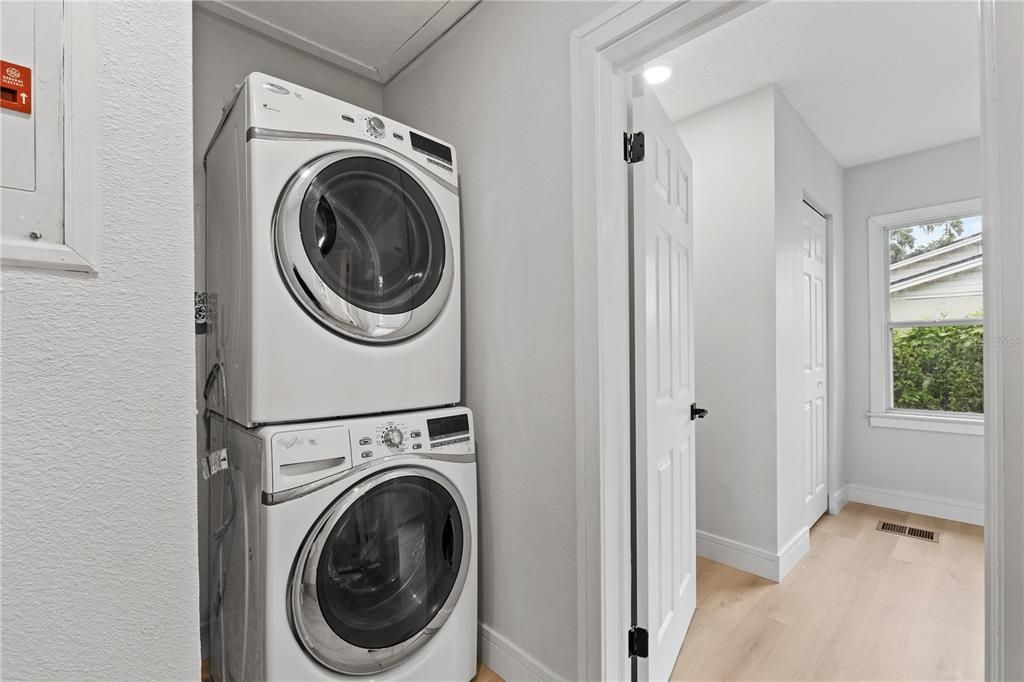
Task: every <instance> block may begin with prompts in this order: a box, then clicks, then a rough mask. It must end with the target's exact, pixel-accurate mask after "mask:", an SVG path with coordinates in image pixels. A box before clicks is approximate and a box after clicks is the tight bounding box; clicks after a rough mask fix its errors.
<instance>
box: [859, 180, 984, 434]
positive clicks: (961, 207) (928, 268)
mask: <svg viewBox="0 0 1024 682" xmlns="http://www.w3.org/2000/svg"><path fill="white" fill-rule="evenodd" d="M869 228H870V230H871V234H870V246H871V260H872V263H871V277H872V282H871V291H872V306H871V308H872V312H871V316H872V358H871V365H872V368H871V369H872V400H871V402H872V405H871V408H872V409H871V412H870V414H869V416H870V418H871V423H872V425H874V426H894V427H897V428H914V429H928V430H940V431H954V432H960V433H981V426H982V413H983V411H984V390H983V355H984V352H983V351H984V339H983V334H984V331H983V329H984V304H983V301H982V258H983V255H982V240H983V232H982V218H981V206H980V202H978V201H977V200H972V201H966V202H957V203H955V204H946V205H943V206H935V207H930V208H927V209H920V210H913V211H904V212H901V213H896V214H889V215H884V216H876V217H875V218H872V219H871V220H870V221H869Z"/></svg>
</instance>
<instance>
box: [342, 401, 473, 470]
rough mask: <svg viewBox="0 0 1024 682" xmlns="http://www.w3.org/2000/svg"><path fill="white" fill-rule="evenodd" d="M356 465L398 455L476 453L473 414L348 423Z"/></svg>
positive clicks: (458, 410)
mask: <svg viewBox="0 0 1024 682" xmlns="http://www.w3.org/2000/svg"><path fill="white" fill-rule="evenodd" d="M348 424H349V429H350V430H351V433H352V451H353V459H354V460H355V461H354V464H355V465H356V466H358V465H359V464H361V463H363V462H365V461H367V460H373V459H378V458H380V457H387V456H389V455H399V454H411V455H417V454H424V455H425V454H447V455H468V454H472V453H473V452H475V451H476V444H475V442H474V439H473V419H472V413H471V412H470V411H469V410H468V409H466V408H464V407H454V408H451V409H447V410H430V411H427V412H413V413H407V414H403V415H394V416H391V417H381V418H377V419H360V420H358V421H352V422H349V423H348Z"/></svg>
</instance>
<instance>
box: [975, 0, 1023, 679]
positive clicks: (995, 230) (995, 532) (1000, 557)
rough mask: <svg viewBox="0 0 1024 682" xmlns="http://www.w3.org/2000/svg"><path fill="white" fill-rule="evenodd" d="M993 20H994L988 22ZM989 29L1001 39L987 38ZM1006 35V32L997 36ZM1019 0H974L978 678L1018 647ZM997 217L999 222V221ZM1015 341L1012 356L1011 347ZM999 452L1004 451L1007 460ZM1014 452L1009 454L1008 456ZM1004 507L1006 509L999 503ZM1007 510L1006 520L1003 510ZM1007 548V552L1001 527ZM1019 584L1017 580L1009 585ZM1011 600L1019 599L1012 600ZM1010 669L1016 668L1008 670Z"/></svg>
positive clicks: (992, 672)
mask: <svg viewBox="0 0 1024 682" xmlns="http://www.w3.org/2000/svg"><path fill="white" fill-rule="evenodd" d="M997 20H998V21H999V22H1000V23H999V25H998V28H997V23H996V22H997ZM997 36H998V38H999V39H1000V41H1001V42H999V41H997ZM1007 39H1009V40H1007ZM1022 42H1024V8H1022V7H1021V5H1020V4H1019V3H1002V2H997V1H996V0H981V147H982V164H983V168H984V170H983V177H984V182H983V189H982V192H983V194H982V210H983V213H984V218H983V220H984V225H985V252H986V253H987V254H990V255H989V257H987V258H985V261H984V264H983V276H984V299H985V337H986V338H987V339H994V340H995V341H996V343H992V342H988V343H986V344H985V678H986V679H988V680H1002V679H1006V677H1007V675H1008V673H1009V674H1014V675H1016V674H1017V673H1019V671H1020V670H1021V669H1024V662H1022V661H1021V660H1020V658H1019V657H1021V656H1022V654H1021V653H1020V651H1019V647H1014V648H1013V650H1012V655H1014V656H1016V657H1018V658H1017V660H1016V661H1015V662H1011V663H1008V662H1007V660H1006V658H1007V656H1008V655H1011V651H1010V650H1008V649H1007V647H1006V641H1007V632H1006V626H1007V624H1008V621H1009V622H1013V621H1016V623H1017V625H1016V627H1017V628H1018V630H1017V632H1016V633H1015V634H1014V633H1011V634H1013V635H1014V637H1019V636H1020V635H1021V633H1020V631H1019V627H1020V620H1019V619H1020V615H1021V614H1020V613H1019V612H1018V613H1016V614H1010V616H1009V618H1008V617H1007V614H1006V612H1005V604H1004V601H1003V600H1004V595H1006V593H1007V590H1006V575H1007V566H1006V561H1007V559H1009V560H1011V561H1013V560H1014V559H1015V560H1016V561H1017V562H1018V563H1017V564H1016V565H1015V566H1014V565H1012V564H1011V565H1010V567H1009V569H1010V573H1009V574H1010V575H1011V576H1012V575H1014V574H1016V576H1019V575H1020V570H1021V565H1020V563H1019V562H1020V544H1019V543H1020V542H1021V540H1022V538H1021V537H1020V533H1021V527H1020V524H1021V515H1020V510H1021V502H1020V494H1021V490H1020V488H1019V486H1020V484H1021V481H1020V479H1019V477H1018V478H1017V479H1016V480H1014V479H1013V478H1011V477H1012V476H1013V475H1014V472H1016V474H1017V476H1019V472H1020V470H1021V463H1020V459H1021V457H1024V455H1022V449H1024V443H1022V442H1021V441H1022V436H1021V428H1020V415H1021V413H1022V411H1024V376H1022V375H1024V371H1022V367H1021V365H1022V359H1021V357H1020V353H1021V348H1020V338H1021V336H1022V335H1024V293H1022V289H1024V286H1021V269H1022V266H1024V263H1022V262H1021V261H1022V260H1024V238H1022V236H1021V231H1020V225H1021V224H1022V223H1024V204H1022V201H1021V192H1020V188H1021V186H1022V184H1024V148H1022V147H1024V145H1022V141H1024V131H1022V128H1024V123H1022V121H1021V108H1022V103H1021V100H1022V97H1024V93H1022V91H1024V83H1022V82H1021V63H1022V60H1024V48H1022V47H1021V44H1022ZM1004 226H1006V227H1004ZM1014 350H1015V352H1016V357H1013V356H1012V355H1011V353H1013V352H1014ZM1008 460H1009V461H1008ZM1013 460H1016V461H1013ZM1008 507H1009V511H1008V509H1007V508H1008ZM1014 516H1016V519H1015V520H1014V519H1013V517H1014ZM1008 532H1016V533H1017V537H1014V538H1013V539H1012V541H1013V542H1015V543H1017V544H1016V552H1015V553H1014V555H1009V554H1008V552H1007V544H1008V542H1007V540H1008V538H1007V533H1008ZM1018 593H1019V586H1018ZM1013 608H1015V609H1020V608H1021V604H1020V603H1019V602H1017V603H1015V604H1014V605H1013ZM1014 670H1016V671H1017V672H1014Z"/></svg>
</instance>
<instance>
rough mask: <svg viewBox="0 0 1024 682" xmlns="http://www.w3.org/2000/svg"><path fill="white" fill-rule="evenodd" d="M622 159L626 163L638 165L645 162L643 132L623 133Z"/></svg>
mask: <svg viewBox="0 0 1024 682" xmlns="http://www.w3.org/2000/svg"><path fill="white" fill-rule="evenodd" d="M622 158H624V159H625V160H626V163H638V162H640V161H643V160H644V134H643V131H640V132H635V133H622Z"/></svg>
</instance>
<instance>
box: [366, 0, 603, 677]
mask: <svg viewBox="0 0 1024 682" xmlns="http://www.w3.org/2000/svg"><path fill="white" fill-rule="evenodd" d="M605 7H607V5H603V4H601V5H599V4H590V3H575V2H568V3H562V2H545V3H517V2H509V3H506V2H495V3H483V4H481V5H479V6H478V7H477V8H476V9H474V10H473V11H472V12H471V13H470V14H469V15H468V16H467V17H466V18H465V19H464V20H463V21H462V22H461V23H460V24H458V25H457V26H456V27H455V28H454V29H453V30H452V31H450V32H449V33H448V34H447V35H446V36H445V37H444V38H442V39H441V40H440V41H439V42H438V43H437V44H435V45H434V46H433V47H431V48H430V50H428V51H427V52H426V54H425V55H423V56H422V57H421V58H420V59H419V60H418V61H417V62H415V63H414V64H413V65H412V66H411V67H410V68H409V69H407V70H406V71H405V73H403V74H401V75H400V76H399V77H398V78H397V79H395V80H394V81H392V82H391V83H390V84H388V85H387V86H386V87H385V89H384V109H385V113H386V114H387V115H388V116H392V117H394V118H396V119H398V120H401V121H405V122H408V123H409V124H410V125H414V126H416V127H418V128H423V129H425V130H429V131H431V132H434V133H436V134H437V135H438V136H440V137H441V138H443V139H446V140H450V141H451V142H452V143H453V144H454V145H455V147H456V149H457V150H458V153H459V165H460V168H461V182H462V224H463V230H464V237H463V249H464V254H465V260H464V262H465V279H464V281H465V382H466V389H465V400H466V403H467V404H468V405H469V407H471V408H472V409H473V411H474V414H475V416H476V425H477V437H478V439H479V469H480V571H481V575H480V579H481V580H480V589H481V593H480V618H481V621H482V623H484V624H485V625H486V626H488V627H489V628H491V629H493V631H494V632H496V633H497V634H498V635H499V636H500V637H502V638H504V640H505V641H506V642H508V643H510V644H512V645H513V646H515V647H518V649H519V650H520V652H522V653H524V654H526V655H527V656H529V657H532V658H533V659H535V660H536V661H537V662H538V663H539V664H540V665H541V666H544V667H546V668H547V669H548V670H549V671H550V672H549V673H548V674H546V675H544V676H543V677H545V678H546V679H551V678H552V677H562V678H566V679H576V678H577V677H578V676H577V674H576V667H577V661H576V632H577V627H576V623H577V621H576V618H577V613H576V589H577V587H576V586H577V581H578V579H579V575H580V570H581V569H580V567H579V566H577V561H576V461H575V451H574V447H575V438H574V426H573V419H574V408H573V402H574V398H573V393H574V374H573V364H574V360H573V275H572V205H571V204H572V196H571V179H572V178H571V169H570V129H569V105H570V101H569V98H570V88H569V33H570V32H571V31H572V30H573V29H575V28H576V27H577V26H579V25H581V24H583V23H584V22H585V21H587V20H589V19H590V18H592V17H594V16H595V15H596V14H597V13H598V12H600V11H601V10H603V9H604V8H605ZM499 672H500V671H499Z"/></svg>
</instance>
